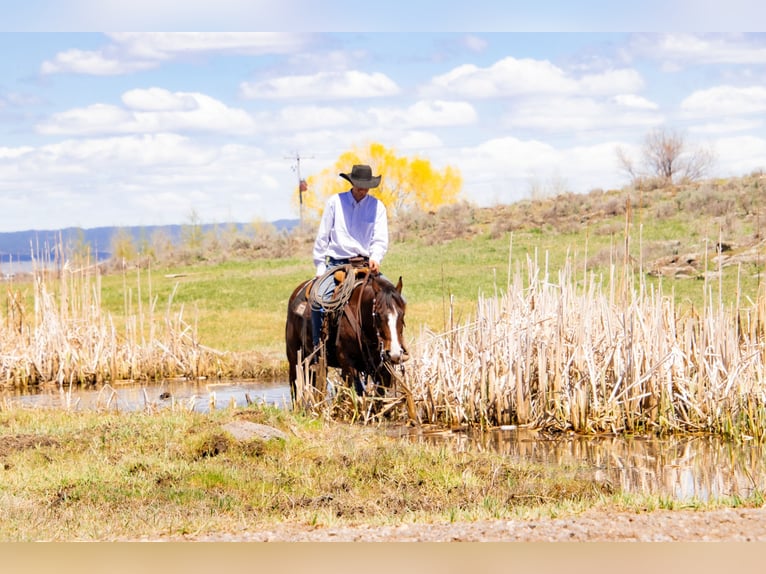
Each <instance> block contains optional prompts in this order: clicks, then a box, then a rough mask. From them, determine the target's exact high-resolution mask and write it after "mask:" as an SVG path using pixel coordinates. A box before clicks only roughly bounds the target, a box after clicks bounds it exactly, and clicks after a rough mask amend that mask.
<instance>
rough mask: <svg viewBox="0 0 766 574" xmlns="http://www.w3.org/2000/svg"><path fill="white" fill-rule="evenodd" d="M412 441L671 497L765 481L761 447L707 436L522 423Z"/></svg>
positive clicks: (714, 494) (721, 492)
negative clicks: (577, 471) (563, 431)
mask: <svg viewBox="0 0 766 574" xmlns="http://www.w3.org/2000/svg"><path fill="white" fill-rule="evenodd" d="M409 436H410V437H411V439H412V440H417V441H428V442H432V443H440V442H445V443H449V444H451V445H453V446H454V447H455V448H458V449H467V448H473V449H480V450H492V451H495V452H499V453H502V454H504V455H507V456H509V457H511V458H513V459H516V460H519V461H528V462H535V463H540V464H545V465H556V466H563V465H566V466H571V467H582V468H583V469H584V470H586V471H589V472H592V473H593V476H594V478H596V479H597V480H600V481H608V482H609V483H611V484H613V485H614V486H615V488H616V489H617V490H621V491H622V492H626V493H632V494H651V495H659V496H665V497H667V498H669V499H672V500H677V501H691V500H702V501H705V500H712V499H718V498H722V497H730V496H738V497H741V498H745V497H748V496H750V495H752V494H753V493H755V492H756V491H760V492H763V491H764V488H765V487H766V465H765V463H764V461H765V460H766V446H765V445H763V444H758V443H756V442H754V441H749V442H745V443H740V444H735V443H733V442H731V441H726V440H723V439H721V438H718V437H713V436H707V435H705V436H687V437H674V438H656V437H632V438H631V437H612V436H610V437H581V436H572V435H567V436H550V435H546V434H544V433H539V432H536V431H532V430H527V429H513V430H494V431H491V432H486V433H471V432H447V433H445V432H434V433H429V432H414V433H411V434H410V435H409Z"/></svg>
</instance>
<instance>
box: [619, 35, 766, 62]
mask: <svg viewBox="0 0 766 574" xmlns="http://www.w3.org/2000/svg"><path fill="white" fill-rule="evenodd" d="M630 51H631V52H634V53H637V54H640V55H644V56H649V57H651V58H654V59H656V60H659V61H664V62H665V66H666V69H677V68H678V67H681V66H688V65H694V64H766V38H764V36H763V35H760V34H759V35H746V34H715V35H713V34H707V35H702V34H639V35H636V36H635V37H634V38H633V40H632V41H631V46H630Z"/></svg>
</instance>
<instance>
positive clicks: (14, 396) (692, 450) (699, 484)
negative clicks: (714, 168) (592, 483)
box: [0, 380, 766, 501]
mask: <svg viewBox="0 0 766 574" xmlns="http://www.w3.org/2000/svg"><path fill="white" fill-rule="evenodd" d="M249 403H264V404H269V405H274V406H277V407H282V408H285V407H287V406H288V405H289V404H290V389H289V387H288V386H287V384H285V383H284V382H274V383H264V382H255V381H242V380H230V381H216V382H205V381H167V382H164V383H161V384H157V383H154V384H121V385H106V386H103V387H101V388H97V389H94V388H85V389H79V388H74V389H72V390H69V389H67V388H62V389H59V388H46V389H41V390H40V391H39V392H36V393H34V394H30V393H29V391H25V392H20V391H2V392H0V407H2V406H3V405H6V404H7V405H18V406H29V407H44V408H67V409H75V410H76V409H112V410H123V411H134V410H141V409H147V408H152V409H162V408H171V407H172V408H183V409H186V410H194V411H199V412H207V411H210V410H211V409H213V408H226V407H229V406H237V407H244V406H246V405H248V404H249ZM387 432H388V433H389V434H390V435H392V436H397V437H407V438H408V439H409V440H413V441H423V442H429V443H435V444H444V445H445V446H449V447H450V448H454V449H458V450H461V449H479V450H485V451H494V452H498V453H501V454H503V455H505V456H508V457H509V458H511V459H513V460H517V461H520V462H534V463H539V464H544V465H554V466H570V467H577V468H582V469H583V470H584V471H585V472H590V473H592V476H593V477H594V478H596V479H597V480H600V481H605V482H606V481H608V482H609V483H611V484H612V485H614V487H615V489H616V490H620V491H622V492H626V493H631V494H650V495H657V496H664V497H667V498H668V499H672V500H677V501H690V500H702V501H705V500H711V499H716V498H721V497H729V496H739V497H741V498H746V497H748V496H750V495H752V494H753V493H754V492H756V491H760V492H763V491H764V490H766V445H763V444H759V443H757V442H755V441H750V442H744V443H740V444H735V443H733V442H730V441H725V440H723V439H720V438H717V437H712V436H707V435H705V436H687V437H674V438H657V437H632V438H631V437H612V436H609V437H582V436H573V435H553V436H552V435H549V434H546V433H541V432H537V431H534V430H529V429H519V428H512V429H503V430H493V431H490V432H476V431H474V432H471V431H460V432H453V431H444V430H441V431H439V430H430V429H427V428H426V429H423V428H421V429H411V428H410V427H402V426H398V427H393V428H389V429H387Z"/></svg>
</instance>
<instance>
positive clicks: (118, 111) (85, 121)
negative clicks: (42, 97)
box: [37, 88, 256, 135]
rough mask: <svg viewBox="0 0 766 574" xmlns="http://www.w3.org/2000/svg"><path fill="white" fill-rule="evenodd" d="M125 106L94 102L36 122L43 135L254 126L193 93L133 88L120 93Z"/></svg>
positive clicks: (235, 130) (248, 129)
mask: <svg viewBox="0 0 766 574" xmlns="http://www.w3.org/2000/svg"><path fill="white" fill-rule="evenodd" d="M122 100H123V103H124V104H125V107H118V106H113V105H109V104H93V105H90V106H87V107H85V108H76V109H72V110H67V111H64V112H60V113H57V114H53V115H52V116H51V117H50V118H49V119H48V120H45V121H43V122H40V123H38V124H37V132H38V133H41V134H45V135H94V134H125V133H161V132H174V131H182V132H183V131H200V132H209V133H229V134H248V133H252V132H253V131H255V129H256V125H255V121H254V120H253V118H252V116H250V114H248V113H247V112H246V111H244V110H240V109H236V108H231V107H229V106H227V105H226V104H224V103H222V102H220V101H219V100H216V99H214V98H211V97H210V96H206V95H204V94H200V93H196V92H170V91H168V90H164V89H162V88H150V89H135V90H129V91H128V92H125V93H124V94H123V96H122Z"/></svg>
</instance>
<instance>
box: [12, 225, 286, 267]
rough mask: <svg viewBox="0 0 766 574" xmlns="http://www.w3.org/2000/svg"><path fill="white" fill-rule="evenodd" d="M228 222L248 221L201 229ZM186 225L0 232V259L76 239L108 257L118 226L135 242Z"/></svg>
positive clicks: (41, 253) (49, 250) (24, 257)
mask: <svg viewBox="0 0 766 574" xmlns="http://www.w3.org/2000/svg"><path fill="white" fill-rule="evenodd" d="M298 223H299V220H298V219H279V220H276V221H272V222H271V224H272V225H273V226H274V227H276V228H277V229H278V230H280V231H282V230H287V231H290V230H291V229H293V228H294V227H295V226H296V225H298ZM231 225H234V226H235V227H236V228H237V229H238V230H240V231H244V230H246V229H247V228H248V227H250V224H249V223H215V224H213V223H210V224H203V225H201V227H202V230H203V232H208V231H211V230H215V229H219V230H223V229H227V228H229V226H231ZM187 227H188V225H137V226H123V227H120V226H112V227H93V228H90V229H83V228H81V227H66V228H62V229H30V230H28V231H7V232H0V262H7V261H30V260H31V259H32V254H33V253H34V256H35V259H43V258H45V257H46V254H47V255H48V256H51V257H52V255H53V253H54V251H55V249H56V246H57V245H59V244H61V245H63V246H64V247H67V246H71V245H76V244H79V243H88V244H89V245H90V248H91V252H92V253H93V254H94V256H95V257H96V258H97V259H98V260H104V259H109V257H110V255H111V254H110V251H109V250H110V249H111V243H112V238H113V237H114V235H115V233H117V231H118V230H121V231H127V232H129V233H130V235H131V236H132V237H133V241H134V242H136V243H138V242H140V241H143V240H147V239H151V237H152V235H154V234H155V233H156V232H161V233H163V234H165V236H167V237H168V238H169V239H170V241H172V242H173V243H178V242H179V241H180V239H181V232H182V230H183V229H184V228H187Z"/></svg>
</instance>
